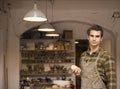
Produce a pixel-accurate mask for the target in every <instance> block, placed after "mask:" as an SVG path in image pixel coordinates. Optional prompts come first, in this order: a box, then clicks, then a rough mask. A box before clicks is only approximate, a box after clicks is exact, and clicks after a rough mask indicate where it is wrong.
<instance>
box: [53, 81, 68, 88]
mask: <svg viewBox="0 0 120 89" xmlns="http://www.w3.org/2000/svg"><path fill="white" fill-rule="evenodd" d="M53 84H56V85H58V86H60V87H66V86H69V85H70V81H67V80H53Z"/></svg>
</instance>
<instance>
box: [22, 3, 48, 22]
mask: <svg viewBox="0 0 120 89" xmlns="http://www.w3.org/2000/svg"><path fill="white" fill-rule="evenodd" d="M23 20H25V21H31V22H43V21H47V18H46V16H45V15H44V14H43V13H42V12H41V11H39V10H38V9H37V5H36V4H34V9H33V10H31V11H29V12H28V13H27V14H26V15H25V16H24V18H23Z"/></svg>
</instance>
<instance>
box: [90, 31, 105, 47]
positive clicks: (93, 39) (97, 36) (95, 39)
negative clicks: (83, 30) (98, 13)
mask: <svg viewBox="0 0 120 89" xmlns="http://www.w3.org/2000/svg"><path fill="white" fill-rule="evenodd" d="M102 40H103V37H101V32H100V31H95V30H91V31H90V34H89V35H88V41H89V44H90V46H93V47H96V46H99V45H100V43H101V41H102Z"/></svg>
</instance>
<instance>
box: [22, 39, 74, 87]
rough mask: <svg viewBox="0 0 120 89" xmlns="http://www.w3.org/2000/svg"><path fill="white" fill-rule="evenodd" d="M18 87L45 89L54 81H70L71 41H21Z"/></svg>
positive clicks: (72, 53) (72, 52)
mask: <svg viewBox="0 0 120 89" xmlns="http://www.w3.org/2000/svg"><path fill="white" fill-rule="evenodd" d="M20 43H21V44H20V55H21V56H20V61H21V63H20V86H21V89H22V88H24V87H34V88H35V87H40V89H41V88H43V87H46V86H51V85H53V83H52V81H53V80H55V79H57V80H58V79H62V80H66V79H70V78H71V77H72V73H71V70H70V66H71V65H72V64H74V51H73V49H72V48H73V47H72V46H73V45H72V44H73V43H72V40H58V39H21V41H20Z"/></svg>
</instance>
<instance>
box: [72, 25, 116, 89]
mask: <svg viewBox="0 0 120 89" xmlns="http://www.w3.org/2000/svg"><path fill="white" fill-rule="evenodd" d="M87 39H88V41H89V49H88V50H87V51H86V52H84V53H83V54H82V55H81V59H80V61H81V62H80V68H79V67H77V66H75V65H73V66H71V69H72V71H73V73H74V74H75V75H80V76H81V89H117V88H116V68H115V67H116V66H115V60H114V59H113V57H112V56H111V54H110V53H109V52H107V51H104V50H103V49H102V48H101V47H100V43H101V42H102V40H103V29H102V27H101V26H99V25H94V26H92V27H91V28H89V29H88V30H87Z"/></svg>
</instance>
